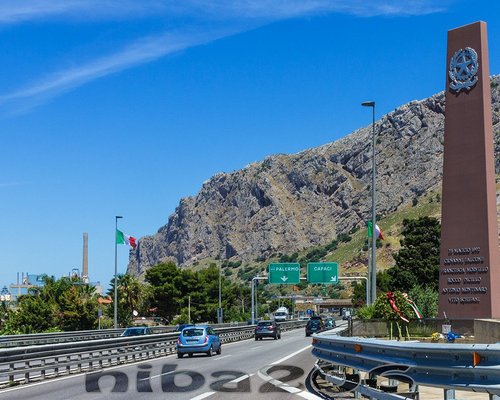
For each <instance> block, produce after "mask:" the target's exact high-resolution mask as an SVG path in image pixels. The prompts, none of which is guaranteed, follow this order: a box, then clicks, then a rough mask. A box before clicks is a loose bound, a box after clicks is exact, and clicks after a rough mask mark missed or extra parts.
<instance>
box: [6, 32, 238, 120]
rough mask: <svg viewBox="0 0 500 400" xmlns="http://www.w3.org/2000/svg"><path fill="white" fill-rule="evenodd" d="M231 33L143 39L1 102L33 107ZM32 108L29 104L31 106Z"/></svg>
mask: <svg viewBox="0 0 500 400" xmlns="http://www.w3.org/2000/svg"><path fill="white" fill-rule="evenodd" d="M231 33H234V31H229V30H224V31H212V32H207V31H203V32H200V33H196V32H190V33H166V34H162V35H159V36H154V37H149V38H143V39H140V40H137V41H136V42H134V43H132V44H130V45H129V46H127V47H126V48H124V49H123V50H122V51H120V52H117V53H115V54H112V55H108V56H106V57H102V58H100V59H96V60H94V61H92V62H90V63H88V64H85V65H81V66H79V67H77V68H72V69H67V70H64V71H59V72H57V73H54V74H52V75H51V76H48V77H46V78H45V79H43V80H41V81H39V82H37V83H35V84H32V85H30V86H28V87H25V88H23V89H20V90H17V91H15V92H12V93H9V94H7V95H3V96H0V104H5V103H14V102H18V101H22V100H28V99H29V100H31V101H32V103H31V107H33V106H35V105H37V104H40V103H41V102H44V101H46V100H48V99H50V98H52V97H54V96H56V95H58V94H61V93H63V92H66V91H68V90H70V89H72V88H74V87H77V86H80V85H82V84H85V83H87V82H89V81H92V80H95V79H97V78H100V77H103V76H106V75H109V74H112V73H116V72H118V71H121V70H123V69H126V68H130V67H133V66H136V65H140V64H144V63H147V62H150V61H153V60H156V59H158V58H160V57H163V56H166V55H168V54H172V53H175V52H177V51H181V50H184V49H186V48H190V47H193V46H197V45H201V44H204V43H208V42H212V41H214V40H217V39H218V38H221V37H225V36H227V35H229V34H231ZM31 107H30V106H28V107H27V108H28V109H29V108H31ZM23 111H26V109H23Z"/></svg>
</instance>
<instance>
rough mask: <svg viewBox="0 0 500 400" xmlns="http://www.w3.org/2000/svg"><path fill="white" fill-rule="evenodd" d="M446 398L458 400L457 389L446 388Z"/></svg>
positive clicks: (445, 399) (447, 399)
mask: <svg viewBox="0 0 500 400" xmlns="http://www.w3.org/2000/svg"><path fill="white" fill-rule="evenodd" d="M444 400H456V399H455V389H444Z"/></svg>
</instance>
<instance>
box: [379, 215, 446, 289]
mask: <svg viewBox="0 0 500 400" xmlns="http://www.w3.org/2000/svg"><path fill="white" fill-rule="evenodd" d="M402 233H403V236H404V238H403V239H402V240H401V249H400V250H399V252H398V253H396V254H395V255H394V259H395V261H396V265H395V266H394V267H392V268H389V270H388V271H387V273H388V274H389V276H390V277H391V283H392V288H393V290H401V291H404V292H407V291H408V290H410V289H411V288H412V287H414V286H416V285H422V286H429V287H430V288H431V289H434V290H437V288H438V284H439V246H440V234H441V225H440V223H439V221H438V220H437V219H436V218H431V217H421V218H418V219H413V220H409V219H405V220H404V221H403V231H402Z"/></svg>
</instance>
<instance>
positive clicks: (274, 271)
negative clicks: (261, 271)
mask: <svg viewBox="0 0 500 400" xmlns="http://www.w3.org/2000/svg"><path fill="white" fill-rule="evenodd" d="M268 272H269V283H276V284H281V285H296V284H298V283H299V282H300V264H299V263H274V264H269V271H268Z"/></svg>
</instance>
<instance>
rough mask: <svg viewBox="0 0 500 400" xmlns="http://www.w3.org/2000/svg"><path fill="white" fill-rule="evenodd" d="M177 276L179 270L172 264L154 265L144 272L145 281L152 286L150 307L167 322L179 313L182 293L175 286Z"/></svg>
mask: <svg viewBox="0 0 500 400" xmlns="http://www.w3.org/2000/svg"><path fill="white" fill-rule="evenodd" d="M179 276H180V269H179V268H178V267H177V266H176V265H175V264H174V263H173V262H167V263H163V264H158V265H155V266H154V267H152V268H150V269H149V270H148V271H147V272H146V277H145V280H146V282H148V283H149V284H151V286H152V297H153V298H152V302H151V305H152V306H153V307H155V308H156V314H157V315H159V316H161V317H163V318H165V319H166V320H167V321H169V322H170V321H172V320H173V319H174V317H175V316H176V315H178V314H179V313H180V304H181V297H182V292H181V290H180V289H179V288H178V287H176V285H175V280H176V278H178V277H179Z"/></svg>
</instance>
